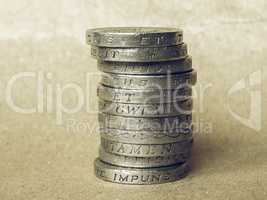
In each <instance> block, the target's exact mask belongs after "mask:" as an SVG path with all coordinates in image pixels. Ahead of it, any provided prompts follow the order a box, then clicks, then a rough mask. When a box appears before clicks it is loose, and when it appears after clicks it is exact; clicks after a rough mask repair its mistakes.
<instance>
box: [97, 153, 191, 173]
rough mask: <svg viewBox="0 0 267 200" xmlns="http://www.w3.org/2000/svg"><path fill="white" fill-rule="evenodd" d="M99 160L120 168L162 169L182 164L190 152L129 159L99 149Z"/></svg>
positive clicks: (187, 158)
mask: <svg viewBox="0 0 267 200" xmlns="http://www.w3.org/2000/svg"><path fill="white" fill-rule="evenodd" d="M99 158H100V160H102V161H104V162H106V163H109V164H112V165H117V166H121V167H136V168H149V167H164V166H169V165H174V164H178V163H184V162H186V161H187V160H189V158H190V150H186V151H184V152H180V153H177V154H175V155H171V156H165V157H162V156H158V157H144V158H143V157H129V156H120V155H116V154H112V153H108V152H105V150H103V149H102V148H100V149H99Z"/></svg>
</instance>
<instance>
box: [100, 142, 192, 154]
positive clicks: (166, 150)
mask: <svg viewBox="0 0 267 200" xmlns="http://www.w3.org/2000/svg"><path fill="white" fill-rule="evenodd" d="M192 144H193V140H192V139H190V140H185V141H182V142H175V143H169V144H128V143H121V142H114V141H111V140H107V139H105V138H101V147H102V148H103V149H104V150H105V151H106V152H108V153H113V154H116V155H122V156H132V157H157V156H171V155H175V154H178V153H180V152H183V151H186V150H190V149H191V148H192Z"/></svg>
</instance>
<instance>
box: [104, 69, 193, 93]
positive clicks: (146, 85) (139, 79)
mask: <svg viewBox="0 0 267 200" xmlns="http://www.w3.org/2000/svg"><path fill="white" fill-rule="evenodd" d="M196 81H197V73H196V71H194V70H193V71H191V72H186V73H181V74H166V75H153V76H152V75H128V74H127V75H121V74H111V73H102V74H101V81H100V82H101V83H102V84H103V85H106V86H109V87H114V88H120V89H136V90H138V89H139V90H142V89H144V90H145V89H163V90H164V89H176V88H180V87H181V86H183V85H195V83H196Z"/></svg>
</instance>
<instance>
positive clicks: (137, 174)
mask: <svg viewBox="0 0 267 200" xmlns="http://www.w3.org/2000/svg"><path fill="white" fill-rule="evenodd" d="M86 35H87V43H88V44H90V45H91V55H92V56H93V57H94V58H96V59H97V60H98V69H99V70H100V71H101V72H102V75H101V82H100V85H99V87H98V97H99V126H100V134H101V147H100V150H99V154H100V155H99V158H97V159H96V160H95V173H96V176H97V177H99V178H101V179H103V180H106V181H111V182H115V183H122V184H158V183H166V182H171V181H175V180H178V179H180V178H182V177H184V176H185V175H186V174H187V172H188V170H189V163H188V161H189V158H190V152H191V148H192V143H193V138H192V136H193V127H192V85H194V84H195V83H196V78H197V77H196V72H195V71H194V70H193V69H192V60H191V58H190V57H189V56H188V54H187V45H186V44H185V43H183V33H182V31H181V30H180V29H176V28H134V27H133V28H99V29H90V30H88V31H87V34H86Z"/></svg>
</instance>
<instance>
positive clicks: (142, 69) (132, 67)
mask: <svg viewBox="0 0 267 200" xmlns="http://www.w3.org/2000/svg"><path fill="white" fill-rule="evenodd" d="M97 67H98V69H99V70H100V71H102V72H106V73H115V74H133V75H163V74H173V73H182V72H187V71H191V70H192V59H191V57H189V56H188V57H186V58H185V59H180V60H174V61H165V62H151V63H148V62H145V63H141V62H137V63H136V62H105V61H100V60H98V63H97Z"/></svg>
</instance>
